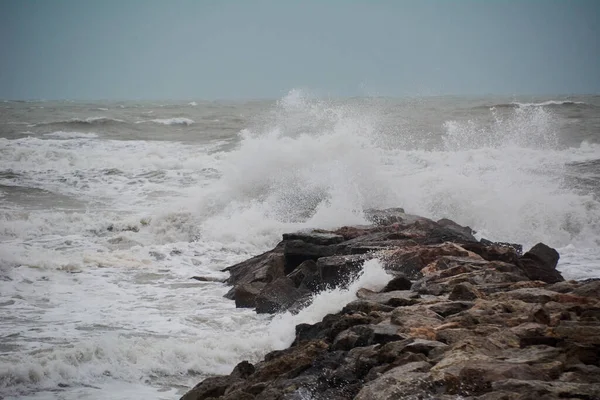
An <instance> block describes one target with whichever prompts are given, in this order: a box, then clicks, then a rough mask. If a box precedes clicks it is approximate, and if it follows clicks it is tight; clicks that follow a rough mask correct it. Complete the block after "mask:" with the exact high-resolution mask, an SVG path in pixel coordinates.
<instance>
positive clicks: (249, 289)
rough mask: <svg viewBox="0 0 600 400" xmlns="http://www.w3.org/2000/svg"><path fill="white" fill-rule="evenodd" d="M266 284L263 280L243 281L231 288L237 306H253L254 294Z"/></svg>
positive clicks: (254, 302)
mask: <svg viewBox="0 0 600 400" xmlns="http://www.w3.org/2000/svg"><path fill="white" fill-rule="evenodd" d="M265 286H267V284H266V283H265V282H250V283H244V284H241V285H238V286H235V287H234V288H233V298H234V299H235V306H236V307H237V308H255V307H256V296H258V294H259V293H260V292H261V291H262V290H263V289H264V287H265Z"/></svg>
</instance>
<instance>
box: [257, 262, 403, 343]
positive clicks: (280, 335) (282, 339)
mask: <svg viewBox="0 0 600 400" xmlns="http://www.w3.org/2000/svg"><path fill="white" fill-rule="evenodd" d="M391 278H392V276H391V275H390V274H388V273H387V272H386V271H385V270H384V269H383V265H382V264H381V262H380V261H379V260H378V259H372V260H368V261H366V262H365V263H364V265H363V268H362V270H361V272H360V274H359V275H358V276H357V277H356V279H355V280H354V281H352V283H351V284H350V285H349V286H348V287H347V288H345V289H344V288H335V289H329V290H325V291H323V292H320V293H318V294H316V295H315V296H314V297H313V298H312V301H311V303H310V304H309V305H308V306H307V307H306V308H303V309H302V310H301V311H300V312H299V313H297V314H292V313H290V312H285V313H283V314H279V315H276V316H275V317H274V318H273V320H272V321H271V323H270V324H269V329H268V335H269V337H270V338H271V340H272V341H273V344H274V347H275V348H285V347H287V346H289V345H290V344H291V343H292V342H293V341H294V338H295V334H296V332H295V327H296V325H299V324H315V323H317V322H319V321H321V320H322V319H323V317H325V316H326V315H327V314H332V313H336V312H338V311H340V310H341V309H342V308H343V307H344V306H345V305H346V304H348V303H350V302H351V301H353V300H356V299H357V297H356V292H357V291H358V290H359V289H361V288H365V289H370V290H374V291H377V290H381V289H383V288H384V287H385V285H386V284H387V283H388V282H389V281H390V279H391Z"/></svg>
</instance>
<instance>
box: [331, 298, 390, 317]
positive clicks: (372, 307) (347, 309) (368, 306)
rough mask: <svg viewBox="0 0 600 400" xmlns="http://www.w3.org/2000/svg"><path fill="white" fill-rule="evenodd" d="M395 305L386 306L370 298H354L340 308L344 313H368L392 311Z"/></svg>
mask: <svg viewBox="0 0 600 400" xmlns="http://www.w3.org/2000/svg"><path fill="white" fill-rule="evenodd" d="M394 308H395V307H392V306H386V305H384V304H381V303H378V302H376V301H371V300H354V301H352V302H350V303H348V304H346V306H344V308H343V309H342V313H344V314H352V313H356V312H362V313H364V314H369V313H372V312H392V311H394Z"/></svg>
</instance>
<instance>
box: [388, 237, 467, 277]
mask: <svg viewBox="0 0 600 400" xmlns="http://www.w3.org/2000/svg"><path fill="white" fill-rule="evenodd" d="M472 255H473V253H469V252H468V251H467V250H465V249H463V248H462V247H460V246H458V245H456V244H453V243H444V244H439V245H431V246H413V247H408V248H400V249H397V250H394V251H391V252H388V253H386V254H385V257H384V259H383V262H384V265H385V267H386V269H388V270H390V271H394V272H397V273H401V274H403V275H405V276H406V277H407V278H409V279H419V278H421V277H422V276H423V274H422V273H421V270H422V269H423V268H425V266H427V265H428V264H429V263H431V262H433V261H435V260H436V259H437V258H439V257H442V256H456V257H469V256H472Z"/></svg>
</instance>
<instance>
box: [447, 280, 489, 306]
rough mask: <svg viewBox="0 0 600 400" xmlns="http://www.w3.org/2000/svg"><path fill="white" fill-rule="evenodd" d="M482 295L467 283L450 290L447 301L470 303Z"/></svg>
mask: <svg viewBox="0 0 600 400" xmlns="http://www.w3.org/2000/svg"><path fill="white" fill-rule="evenodd" d="M483 297H484V295H483V293H481V292H480V291H479V290H477V288H476V287H475V286H473V285H471V284H470V283H468V282H465V283H459V284H458V285H456V286H454V287H453V288H452V291H451V292H450V295H449V296H448V300H451V301H461V300H462V301H470V300H475V299H481V298H483Z"/></svg>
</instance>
